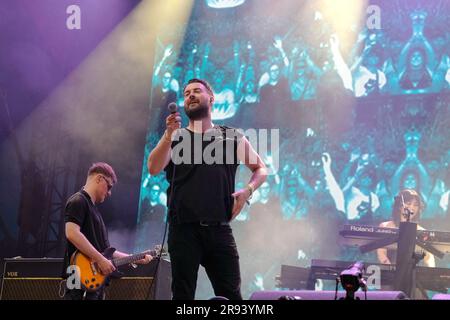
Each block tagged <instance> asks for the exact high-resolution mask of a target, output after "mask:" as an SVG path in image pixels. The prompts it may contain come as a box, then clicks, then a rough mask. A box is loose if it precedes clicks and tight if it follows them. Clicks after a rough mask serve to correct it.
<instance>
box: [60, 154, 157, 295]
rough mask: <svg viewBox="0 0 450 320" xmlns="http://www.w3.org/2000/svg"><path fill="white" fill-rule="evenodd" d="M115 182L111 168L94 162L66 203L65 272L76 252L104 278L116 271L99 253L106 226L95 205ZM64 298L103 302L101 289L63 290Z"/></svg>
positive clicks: (119, 255) (105, 238) (105, 239)
mask: <svg viewBox="0 0 450 320" xmlns="http://www.w3.org/2000/svg"><path fill="white" fill-rule="evenodd" d="M116 182H117V177H116V174H115V172H114V170H113V168H112V167H111V166H110V165H108V164H107V163H104V162H98V163H94V164H93V165H92V166H91V167H90V168H89V171H88V174H87V179H86V184H85V185H84V187H82V188H81V190H80V191H78V192H77V193H75V194H73V195H72V196H71V197H70V198H69V200H68V201H67V203H66V207H65V222H66V238H67V240H68V241H67V248H66V256H65V259H64V266H65V270H66V269H67V267H68V266H69V264H70V262H69V261H70V257H71V256H72V255H73V253H74V252H75V251H76V250H79V251H81V252H82V253H83V254H85V255H86V256H87V257H89V258H90V259H91V260H92V261H94V262H95V263H96V264H97V266H98V268H99V269H100V271H101V273H102V274H103V275H105V276H106V275H109V274H111V273H112V272H113V271H114V270H115V266H114V265H113V264H112V262H111V261H110V260H108V259H107V258H105V257H104V256H103V255H102V252H104V250H105V249H106V248H108V247H109V246H110V245H109V240H108V233H107V231H106V227H105V223H104V222H103V218H102V215H101V214H100V212H99V210H98V208H97V206H96V205H97V204H99V203H102V202H103V201H105V199H106V198H107V197H109V196H111V189H112V187H113V186H114V184H115V183H116ZM126 256H128V254H126V253H123V252H120V251H115V252H114V254H113V258H122V257H126ZM151 259H152V257H151V256H150V255H146V256H145V258H144V259H142V260H139V261H137V262H136V263H137V264H146V263H149V262H150V261H151ZM65 299H67V300H103V299H104V287H102V288H100V289H98V290H97V291H94V292H88V291H85V290H82V289H71V290H70V289H69V288H66V294H65Z"/></svg>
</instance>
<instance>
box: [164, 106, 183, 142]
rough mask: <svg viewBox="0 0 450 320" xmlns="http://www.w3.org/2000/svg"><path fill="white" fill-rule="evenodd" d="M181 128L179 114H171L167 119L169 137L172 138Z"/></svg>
mask: <svg viewBox="0 0 450 320" xmlns="http://www.w3.org/2000/svg"><path fill="white" fill-rule="evenodd" d="M180 128H181V116H180V113H179V112H174V113H171V114H170V115H169V116H168V117H167V118H166V134H167V136H168V137H172V133H173V132H174V131H175V130H177V129H180Z"/></svg>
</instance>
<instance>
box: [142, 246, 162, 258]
mask: <svg viewBox="0 0 450 320" xmlns="http://www.w3.org/2000/svg"><path fill="white" fill-rule="evenodd" d="M144 253H145V254H149V255H151V256H152V257H153V258H156V257H163V256H167V251H166V250H165V249H164V248H163V247H162V246H161V245H160V244H158V245H155V247H154V248H153V250H147V251H144Z"/></svg>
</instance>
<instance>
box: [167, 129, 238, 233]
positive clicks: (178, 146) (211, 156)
mask: <svg viewBox="0 0 450 320" xmlns="http://www.w3.org/2000/svg"><path fill="white" fill-rule="evenodd" d="M241 138H242V134H241V133H240V132H239V131H238V130H236V129H234V128H230V127H226V126H215V127H213V128H212V129H210V130H208V131H207V132H205V133H194V132H192V131H190V130H189V129H187V128H183V129H181V130H180V131H179V132H178V134H177V135H176V137H175V139H174V141H173V142H172V156H171V160H170V162H169V164H168V165H167V166H166V168H165V169H164V170H165V171H166V178H167V181H168V182H169V187H168V189H167V206H168V208H169V215H168V217H169V222H170V223H175V224H179V223H191V222H200V221H207V222H227V221H230V219H231V211H232V208H233V197H232V196H231V194H232V193H233V192H234V185H235V176H236V170H237V167H238V165H239V162H238V159H237V146H238V143H239V141H240V139H241ZM189 141H190V143H189ZM182 142H183V143H182ZM174 170H175V174H174ZM172 188H173V194H171V191H172ZM171 198H172V199H171Z"/></svg>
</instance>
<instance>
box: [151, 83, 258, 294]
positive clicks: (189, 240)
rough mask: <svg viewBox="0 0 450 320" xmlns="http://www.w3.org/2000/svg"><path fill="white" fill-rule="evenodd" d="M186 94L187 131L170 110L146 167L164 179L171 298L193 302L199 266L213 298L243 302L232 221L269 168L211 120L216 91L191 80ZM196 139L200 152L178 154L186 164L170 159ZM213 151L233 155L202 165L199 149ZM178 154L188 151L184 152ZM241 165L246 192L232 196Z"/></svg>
mask: <svg viewBox="0 0 450 320" xmlns="http://www.w3.org/2000/svg"><path fill="white" fill-rule="evenodd" d="M183 94H184V111H185V113H186V115H187V117H188V118H189V124H188V126H187V127H186V128H181V123H180V122H181V117H180V114H179V113H178V112H176V111H175V110H173V106H170V107H169V109H170V111H171V114H170V115H169V116H168V117H167V118H166V130H165V132H164V134H163V136H162V137H161V139H160V141H159V143H158V145H157V146H156V147H155V148H154V149H153V150H152V151H151V153H150V155H149V157H148V163H147V165H148V170H149V172H150V174H152V175H155V174H158V173H159V172H161V171H162V170H163V169H164V170H165V172H166V177H167V180H168V182H169V188H168V190H167V196H168V200H167V206H168V208H169V209H168V221H169V235H168V249H169V254H170V259H171V266H172V295H173V296H172V298H173V299H174V300H193V299H194V298H195V290H196V286H197V274H198V269H199V266H200V265H202V266H203V267H204V268H205V270H206V273H207V275H208V277H209V279H210V281H211V284H212V287H213V289H214V293H215V295H216V296H221V297H225V298H227V299H230V300H241V299H242V296H241V290H240V283H241V276H240V268H239V255H238V251H237V247H236V242H235V240H234V236H233V233H232V229H231V227H230V224H229V223H230V222H231V221H232V220H233V219H234V218H235V217H236V216H237V215H238V214H239V213H240V211H241V209H242V208H243V206H244V205H245V203H246V201H248V199H250V198H251V196H252V194H253V192H254V191H255V190H256V189H257V188H258V187H259V186H260V185H261V184H262V183H263V182H264V181H265V179H266V176H267V171H266V167H265V165H264V163H263V162H262V160H261V158H260V157H259V155H258V154H257V153H256V151H255V150H254V149H253V147H252V146H251V145H250V143H249V141H248V140H247V139H246V138H245V136H243V135H242V134H240V133H239V132H238V130H236V129H234V128H230V127H225V126H218V125H214V124H213V123H212V121H211V110H212V106H213V103H214V93H213V90H212V88H211V86H210V85H209V84H208V82H206V81H205V80H201V79H191V80H189V82H188V83H187V85H186V86H185V88H184V90H183ZM230 132H231V133H232V134H230ZM205 136H208V138H206V139H205ZM230 137H233V138H232V139H230ZM183 138H184V139H183ZM187 138H189V139H187ZM196 139H197V141H198V140H201V141H202V142H201V145H200V146H201V147H200V148H199V150H198V148H194V147H191V148H190V149H189V151H190V152H189V153H190V154H188V155H186V154H183V155H182V156H183V159H185V161H183V162H181V163H180V162H179V161H175V159H174V158H173V157H174V155H173V154H175V152H171V151H172V150H173V149H174V148H175V147H176V146H177V144H179V143H185V142H186V141H185V140H194V141H195V140H196ZM230 141H231V142H232V143H231V144H230V143H229V142H230ZM230 145H231V147H232V149H231V150H230ZM211 148H214V152H215V155H216V156H217V155H218V154H219V155H221V156H223V158H224V159H225V158H227V154H229V153H230V152H231V154H232V155H233V159H234V161H232V163H230V161H223V162H221V163H215V162H214V163H210V162H209V161H205V159H203V158H202V154H203V151H204V150H205V149H211ZM183 151H186V148H185V147H184V148H183ZM199 152H201V153H202V154H200V155H199V154H198V153H199ZM171 155H172V156H171ZM195 159H201V161H200V162H199V161H195ZM227 160H229V159H227ZM239 162H243V163H244V164H245V165H246V166H247V167H248V168H249V169H250V170H251V171H252V175H251V178H250V181H249V183H248V184H247V186H246V187H245V188H243V189H241V190H237V191H235V190H234V186H235V176H236V170H237V167H238V165H239Z"/></svg>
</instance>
